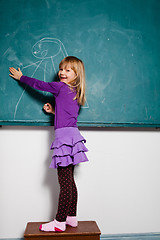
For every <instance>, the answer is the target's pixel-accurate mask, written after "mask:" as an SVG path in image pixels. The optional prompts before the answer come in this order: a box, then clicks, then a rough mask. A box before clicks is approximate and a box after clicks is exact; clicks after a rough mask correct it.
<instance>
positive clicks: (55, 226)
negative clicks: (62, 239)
mask: <svg viewBox="0 0 160 240" xmlns="http://www.w3.org/2000/svg"><path fill="white" fill-rule="evenodd" d="M39 230H41V231H44V232H64V231H65V230H66V222H58V221H57V220H56V219H55V220H54V221H52V222H49V223H45V224H42V225H40V227H39Z"/></svg>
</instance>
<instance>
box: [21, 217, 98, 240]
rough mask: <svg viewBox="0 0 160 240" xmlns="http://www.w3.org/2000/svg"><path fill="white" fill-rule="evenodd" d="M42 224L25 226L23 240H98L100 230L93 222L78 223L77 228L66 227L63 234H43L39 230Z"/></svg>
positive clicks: (35, 223) (33, 223)
mask: <svg viewBox="0 0 160 240" xmlns="http://www.w3.org/2000/svg"><path fill="white" fill-rule="evenodd" d="M41 224H43V223H42V222H29V223H28V224H27V227H26V230H25V233H24V239H25V240H100V234H101V232H100V230H99V228H98V226H97V224H96V222H95V221H79V222H78V227H75V228H73V227H70V226H67V228H66V231H65V232H43V231H40V230H39V226H40V225H41Z"/></svg>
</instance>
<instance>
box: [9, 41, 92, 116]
mask: <svg viewBox="0 0 160 240" xmlns="http://www.w3.org/2000/svg"><path fill="white" fill-rule="evenodd" d="M32 54H33V56H34V57H35V58H37V59H38V61H36V62H32V63H30V64H29V65H26V66H23V64H22V63H21V64H20V66H19V67H20V68H21V70H22V71H23V70H24V69H27V68H29V67H31V66H34V67H35V70H34V71H33V73H32V74H31V77H32V78H33V77H34V75H35V73H36V72H37V71H38V69H39V68H41V69H42V70H43V79H42V80H43V81H45V82H46V80H47V74H48V71H49V69H48V68H47V64H48V63H49V66H52V76H53V75H54V73H55V74H57V71H58V69H57V70H56V67H55V63H56V64H57V63H58V64H59V62H57V59H56V58H58V56H59V55H62V58H61V59H63V58H64V57H66V56H68V53H67V51H66V49H65V47H64V44H63V43H62V42H61V41H60V40H59V39H57V38H50V37H45V38H42V39H41V40H39V41H38V42H36V43H35V44H34V45H33V47H32ZM27 88H28V86H26V87H25V88H24V90H23V92H22V94H21V96H20V97H19V99H18V101H17V103H16V106H15V110H14V120H15V119H16V114H17V110H18V107H19V104H20V102H21V100H22V98H23V96H24V94H25V91H26V89H27ZM43 94H44V95H47V94H48V93H46V92H43ZM82 108H89V105H88V103H87V102H86V105H85V106H83V107H82Z"/></svg>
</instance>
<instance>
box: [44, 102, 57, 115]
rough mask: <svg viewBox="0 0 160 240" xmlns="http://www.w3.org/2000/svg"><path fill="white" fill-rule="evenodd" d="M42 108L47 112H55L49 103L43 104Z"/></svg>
mask: <svg viewBox="0 0 160 240" xmlns="http://www.w3.org/2000/svg"><path fill="white" fill-rule="evenodd" d="M43 109H44V110H45V111H46V112H47V113H52V114H55V111H54V108H53V107H52V105H51V104H50V103H46V104H44V106H43Z"/></svg>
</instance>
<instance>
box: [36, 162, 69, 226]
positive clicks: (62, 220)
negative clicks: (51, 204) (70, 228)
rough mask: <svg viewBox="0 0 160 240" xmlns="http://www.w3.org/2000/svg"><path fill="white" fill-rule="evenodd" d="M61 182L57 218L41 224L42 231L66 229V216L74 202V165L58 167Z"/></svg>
mask: <svg viewBox="0 0 160 240" xmlns="http://www.w3.org/2000/svg"><path fill="white" fill-rule="evenodd" d="M57 171H58V181H59V184H60V194H59V204H58V211H57V215H56V219H55V220H54V221H52V222H49V223H46V224H43V225H41V226H40V230H42V231H65V229H66V218H67V215H68V212H69V209H70V205H71V202H72V180H73V177H72V165H69V166H67V167H58V169H57Z"/></svg>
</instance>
